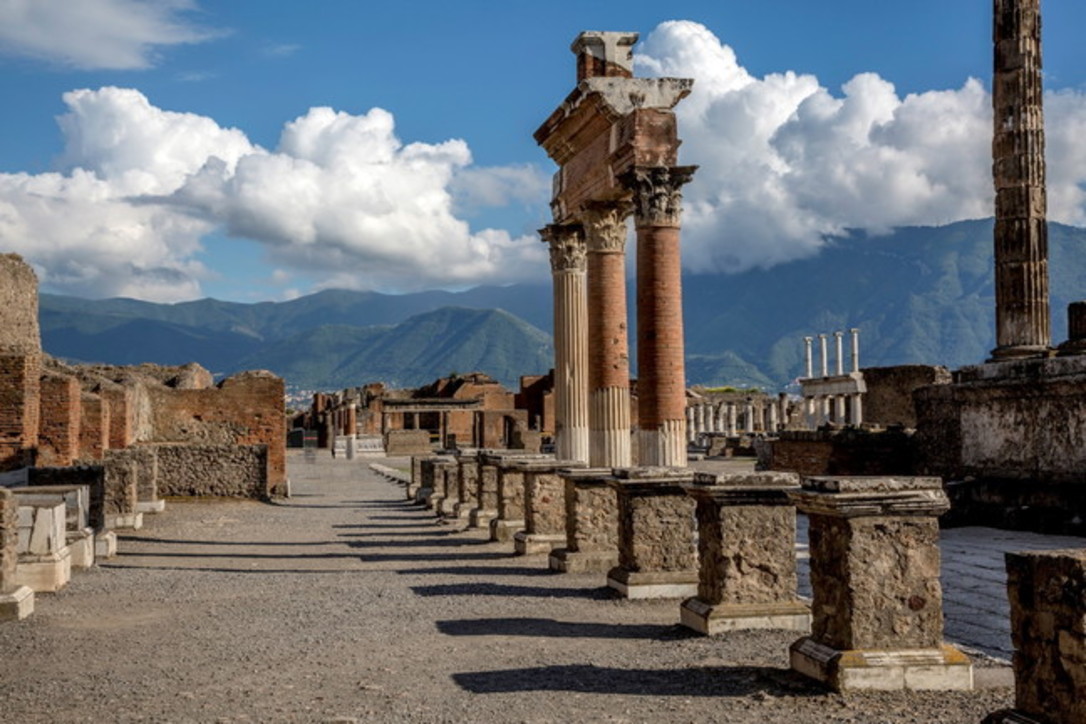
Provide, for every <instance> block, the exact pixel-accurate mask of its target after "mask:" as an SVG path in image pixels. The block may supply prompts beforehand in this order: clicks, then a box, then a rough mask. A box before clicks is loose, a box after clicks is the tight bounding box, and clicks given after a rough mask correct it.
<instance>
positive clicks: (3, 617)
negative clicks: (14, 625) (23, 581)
mask: <svg viewBox="0 0 1086 724" xmlns="http://www.w3.org/2000/svg"><path fill="white" fill-rule="evenodd" d="M32 613H34V591H33V590H31V589H30V587H29V586H19V587H18V588H16V589H15V590H14V591H10V592H8V593H0V621H22V620H23V619H24V618H26V617H27V616H29V615H30V614H32Z"/></svg>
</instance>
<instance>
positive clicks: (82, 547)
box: [66, 528, 94, 569]
mask: <svg viewBox="0 0 1086 724" xmlns="http://www.w3.org/2000/svg"><path fill="white" fill-rule="evenodd" d="M66 540H67V543H68V551H69V552H70V553H71V556H72V568H78V569H86V568H90V567H91V566H93V565H94V531H92V530H91V529H90V528H84V529H83V530H81V531H77V532H73V533H68V535H67V537H66Z"/></svg>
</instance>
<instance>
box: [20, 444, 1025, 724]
mask: <svg viewBox="0 0 1086 724" xmlns="http://www.w3.org/2000/svg"><path fill="white" fill-rule="evenodd" d="M289 463H290V466H291V469H290V472H291V478H292V482H293V489H294V497H293V498H292V499H291V500H289V501H285V502H283V503H282V504H275V505H268V504H262V503H256V502H248V501H227V502H219V501H216V502H193V501H170V502H169V503H168V507H167V510H166V512H165V513H164V514H162V515H159V516H149V517H148V519H147V525H146V527H145V528H144V529H143V530H141V531H138V532H135V533H131V534H128V535H126V536H124V537H123V538H122V540H121V542H120V550H121V555H120V556H119V557H117V558H115V559H113V560H112V561H108V562H105V563H103V564H102V565H100V566H99V567H97V568H96V569H94V570H91V571H88V572H84V573H79V574H77V575H76V577H75V578H74V579H73V581H72V583H71V584H69V586H68V587H67V588H66V589H64V590H63V591H61V592H60V593H59V594H55V595H42V596H40V597H39V598H38V603H37V610H36V613H35V615H34V616H33V617H32V618H30V619H28V620H27V621H25V622H22V623H19V624H5V625H2V626H0V722H77V721H86V722H107V721H108V722H112V721H118V722H130V721H154V722H160V721H166V722H190V721H191V722H215V721H224V722H226V721H228V722H241V721H260V722H265V721H292V722H293V721H299V722H309V721H316V722H320V721H341V722H344V721H382V722H385V721H450V722H451V721H483V722H516V721H524V722H568V721H609V722H642V721H652V722H657V721H676V722H702V721H718V722H735V723H738V724H748V723H749V724H755V723H757V724H771V723H775V722H780V723H786V724H803V723H806V722H856V723H860V722H864V723H876V722H879V723H881V722H913V723H922V724H932V723H934V722H938V723H939V724H955V723H957V722H962V723H963V724H964V723H968V724H976V723H977V722H979V721H980V720H981V719H982V718H983V717H984V715H985V714H987V713H988V712H990V711H993V710H995V709H998V708H1001V707H1005V706H1009V705H1010V704H1011V703H1012V699H1013V695H1012V692H1011V690H1010V689H1009V688H1006V687H1003V688H986V689H982V690H980V691H976V692H972V693H966V694H961V693H955V694H935V693H931V694H925V693H909V694H906V693H892V694H880V693H872V694H863V695H852V696H847V697H846V696H840V695H836V694H831V693H827V692H826V691H825V690H823V689H822V688H820V687H819V686H817V685H814V684H812V683H809V682H808V681H806V680H805V679H803V678H801V677H798V676H796V675H794V674H792V673H791V672H790V671H789V670H788V669H787V647H788V644H789V643H790V642H791V641H792V640H793V639H794V638H796V636H795V634H792V633H786V632H757V633H735V634H729V635H724V636H720V637H716V638H705V637H701V636H696V635H693V634H690V633H688V632H687V631H686V630H685V629H683V628H681V627H679V626H678V625H677V624H676V621H677V619H678V603H677V602H675V601H670V602H630V601H625V600H617V599H613V598H611V596H610V595H609V594H608V592H607V591H606V589H604V588H603V587H601V580H600V577H599V576H597V575H553V574H550V573H549V572H548V571H547V570H546V560H545V557H543V556H534V557H530V558H517V557H513V556H512V555H510V552H509V551H510V547H509V546H508V545H505V544H497V543H489V542H487V541H486V540H485V536H484V535H483V534H482V533H481V532H478V531H463V530H461V526H458V525H444V524H439V523H436V522H435V521H434V519H433V517H432V516H431V515H430V514H429V513H428V512H427V511H424V510H422V509H420V508H418V507H416V506H412V505H409V504H408V503H406V502H405V501H403V500H402V495H403V494H402V490H401V489H400V488H399V487H397V486H396V485H394V484H392V483H389V482H387V481H385V480H383V479H381V478H379V477H377V476H376V475H375V474H373V473H371V472H370V471H369V470H368V467H367V466H366V465H365V464H364V463H359V462H357V461H355V462H347V461H334V460H331V459H330V458H327V457H324V456H322V457H320V458H319V459H318V462H317V463H316V464H307V463H306V462H305V461H304V459H303V458H302V457H301V456H294V457H291V458H290V461H289ZM388 464H393V462H392V461H389V462H388ZM996 678H997V679H999V678H1000V677H996ZM1005 678H1006V677H1002V679H1000V680H1005Z"/></svg>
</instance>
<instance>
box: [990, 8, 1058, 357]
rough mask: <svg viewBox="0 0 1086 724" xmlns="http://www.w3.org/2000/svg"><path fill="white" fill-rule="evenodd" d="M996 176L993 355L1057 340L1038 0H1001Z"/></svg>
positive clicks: (1033, 350)
mask: <svg viewBox="0 0 1086 724" xmlns="http://www.w3.org/2000/svg"><path fill="white" fill-rule="evenodd" d="M993 41H994V46H995V62H994V71H995V72H994V77H993V79H992V108H993V111H994V113H993V117H994V130H995V133H994V135H993V138H992V177H993V180H994V182H995V192H996V217H995V292H996V348H995V349H994V350H992V358H993V359H1008V358H1020V357H1034V356H1044V355H1047V354H1048V350H1049V347H1050V344H1051V332H1050V328H1049V327H1050V320H1049V310H1048V227H1047V223H1046V219H1045V217H1046V212H1047V209H1046V205H1047V203H1046V194H1045V131H1044V107H1043V96H1042V87H1041V8H1040V0H995V20H994V23H993Z"/></svg>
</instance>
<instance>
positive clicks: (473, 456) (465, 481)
mask: <svg viewBox="0 0 1086 724" xmlns="http://www.w3.org/2000/svg"><path fill="white" fill-rule="evenodd" d="M456 464H457V466H458V467H459V468H460V470H459V474H458V475H457V486H458V487H457V495H456V497H457V502H456V505H454V506H453V515H454V516H455V517H457V518H465V519H466V518H467V517H468V516H469V515H470V514H471V510H472V508H475V507H477V506H478V504H479V459H478V455H477V453H476V451H475V450H474V449H465V448H460V450H459V455H458V456H457V458H456Z"/></svg>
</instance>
